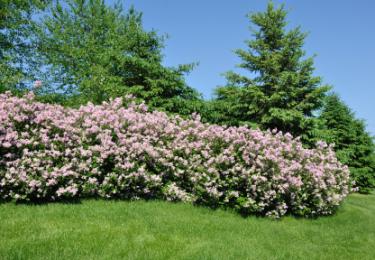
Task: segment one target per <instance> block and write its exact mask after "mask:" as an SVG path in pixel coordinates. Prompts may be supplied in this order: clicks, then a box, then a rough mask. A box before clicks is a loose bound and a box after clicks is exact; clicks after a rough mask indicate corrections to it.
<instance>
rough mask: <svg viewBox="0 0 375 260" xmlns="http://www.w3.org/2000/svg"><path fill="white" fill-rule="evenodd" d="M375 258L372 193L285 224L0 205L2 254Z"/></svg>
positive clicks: (176, 211)
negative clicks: (335, 210)
mask: <svg viewBox="0 0 375 260" xmlns="http://www.w3.org/2000/svg"><path fill="white" fill-rule="evenodd" d="M374 258H375V195H368V196H364V195H358V194H354V195H351V196H350V197H349V198H348V199H347V200H346V202H345V203H344V206H343V207H341V208H340V210H339V211H338V213H337V214H336V215H335V216H331V217H322V218H319V219H315V220H307V219H295V218H292V217H286V218H283V219H282V220H280V221H273V220H269V219H265V218H255V217H250V218H242V217H241V216H239V215H238V214H235V213H233V212H227V211H223V210H217V211H213V210H210V209H207V208H201V207H194V206H191V205H187V204H182V203H177V204H174V203H168V202H161V201H152V202H144V201H138V202H127V201H102V200H97V201H96V200H84V201H82V202H81V203H77V204H62V203H54V204H45V205H15V204H12V203H6V204H0V259H374Z"/></svg>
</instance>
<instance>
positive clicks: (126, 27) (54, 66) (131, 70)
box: [37, 0, 199, 113]
mask: <svg viewBox="0 0 375 260" xmlns="http://www.w3.org/2000/svg"><path fill="white" fill-rule="evenodd" d="M50 13H51V15H50V16H48V17H46V18H45V19H43V22H42V24H41V25H40V30H39V31H38V33H37V35H38V37H37V38H38V42H37V45H38V46H39V49H38V53H39V55H40V59H42V60H43V63H45V64H47V66H45V67H44V68H43V69H42V70H41V71H40V72H41V73H40V77H43V75H48V78H44V79H43V81H44V82H45V84H44V86H45V88H44V91H45V92H47V93H55V94H56V93H64V96H65V97H69V102H70V103H74V104H81V103H85V102H87V101H91V102H94V103H100V102H102V101H104V100H107V99H109V98H110V97H117V96H122V95H125V94H133V95H135V96H136V97H138V98H140V99H142V100H145V101H146V102H147V103H148V104H149V105H150V106H151V107H158V108H162V109H165V110H167V111H171V112H181V113H191V111H190V110H191V109H190V108H191V107H192V106H191V105H190V103H189V102H192V103H194V102H198V101H199V95H198V94H197V92H196V91H195V90H193V89H192V88H190V87H188V86H187V85H186V83H185V81H184V78H183V75H184V73H186V72H189V71H190V70H191V69H192V65H181V66H179V67H178V68H167V67H164V66H163V65H162V54H161V51H162V49H163V37H159V36H158V35H157V34H156V32H155V31H149V32H148V31H145V30H144V29H143V27H142V14H141V13H138V12H136V11H135V10H134V9H133V8H131V9H130V10H129V11H128V12H126V13H124V11H123V9H122V8H121V7H120V6H119V5H115V6H114V7H109V6H107V5H106V4H105V2H104V1H103V0H90V1H88V0H67V1H65V4H64V5H61V4H59V3H56V4H54V5H53V6H52V7H51V10H50ZM56 90H57V91H56ZM188 101H189V102H188Z"/></svg>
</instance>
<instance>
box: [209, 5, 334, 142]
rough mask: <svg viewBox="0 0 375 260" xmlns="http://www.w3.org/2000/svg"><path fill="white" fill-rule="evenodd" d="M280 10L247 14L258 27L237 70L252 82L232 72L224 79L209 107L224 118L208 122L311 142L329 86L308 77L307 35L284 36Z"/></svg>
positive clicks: (289, 33) (286, 33)
mask: <svg viewBox="0 0 375 260" xmlns="http://www.w3.org/2000/svg"><path fill="white" fill-rule="evenodd" d="M286 15H287V12H286V11H285V10H284V7H283V6H281V7H278V8H275V7H274V5H273V4H272V3H269V4H268V7H267V10H266V11H265V12H263V13H262V12H260V13H255V14H251V15H249V19H250V20H251V22H252V23H253V24H255V25H256V26H257V30H254V34H253V36H254V38H253V39H252V40H249V41H247V42H246V43H247V45H248V50H242V49H238V50H236V51H235V53H236V54H237V55H238V56H239V57H240V58H241V60H242V63H241V64H239V67H240V68H243V69H246V70H247V71H248V72H249V73H250V74H251V75H252V76H253V77H247V76H243V75H240V74H238V73H235V72H228V73H227V74H226V77H227V80H228V83H227V85H226V86H224V87H219V88H217V89H216V96H217V98H216V100H215V101H214V102H213V106H214V107H219V109H221V111H222V112H223V113H218V118H216V119H215V118H214V119H213V120H212V121H217V122H220V121H222V122H224V123H229V124H232V125H238V124H243V123H245V124H254V123H255V124H257V125H259V126H260V127H261V128H263V129H267V128H277V129H279V130H282V131H284V132H290V133H292V134H293V135H295V136H302V139H303V140H304V141H305V142H308V141H311V138H312V130H313V128H314V125H315V118H314V111H315V110H317V109H319V108H320V107H321V105H322V100H323V98H324V95H325V93H326V92H327V91H328V89H329V87H327V86H321V79H320V78H319V77H315V76H313V75H312V74H313V71H314V67H313V59H312V58H307V59H303V58H304V56H305V52H304V51H303V50H302V46H303V44H304V40H305V38H306V34H305V33H302V32H301V30H300V28H299V27H298V28H295V29H292V30H290V31H287V30H286V28H285V26H286V24H287V22H286Z"/></svg>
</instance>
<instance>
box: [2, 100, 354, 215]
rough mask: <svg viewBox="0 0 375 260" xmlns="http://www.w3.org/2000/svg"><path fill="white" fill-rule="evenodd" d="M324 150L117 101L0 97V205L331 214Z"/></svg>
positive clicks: (343, 189) (331, 185)
mask: <svg viewBox="0 0 375 260" xmlns="http://www.w3.org/2000/svg"><path fill="white" fill-rule="evenodd" d="M348 186H349V171H348V168H347V167H346V166H344V165H342V164H341V163H340V162H338V161H337V159H336V156H335V153H334V152H333V151H332V149H331V147H328V146H327V145H326V144H325V143H323V142H319V143H317V147H316V149H310V150H309V149H305V148H303V147H302V145H301V143H300V141H299V140H298V139H294V138H293V137H292V136H291V135H290V134H288V133H287V134H282V133H281V132H278V133H277V132H276V131H273V132H271V131H267V132H262V131H259V130H251V129H249V128H246V127H229V128H225V127H222V126H217V125H209V124H203V123H202V122H201V121H200V118H199V116H198V115H193V118H192V119H191V120H184V119H182V118H180V117H178V116H176V117H168V116H167V115H166V114H165V113H161V112H157V111H154V112H152V113H150V112H147V107H146V106H145V105H144V104H140V105H136V104H135V103H134V102H133V101H132V100H131V99H124V100H122V99H120V98H117V99H115V100H112V101H111V102H109V103H103V104H102V105H97V106H95V105H92V104H87V105H86V106H81V107H80V108H79V109H69V108H64V107H62V106H58V105H51V104H43V103H38V102H36V101H34V100H33V94H32V93H29V94H28V95H27V96H25V97H23V98H17V97H13V96H11V95H10V94H9V93H7V94H2V95H0V198H1V199H3V200H17V201H55V200H62V199H70V198H82V197H103V198H125V199H137V198H146V199H148V198H163V199H166V200H170V201H186V202H192V203H195V204H201V205H207V206H210V207H220V206H221V207H229V208H235V209H237V210H238V211H239V212H241V213H242V214H245V215H248V214H257V215H266V216H271V217H280V216H282V215H285V214H287V213H290V214H293V215H298V216H316V215H327V214H331V213H332V212H333V211H334V210H335V208H336V207H337V206H338V205H339V203H340V202H341V201H342V200H343V199H344V198H345V196H346V195H347V194H348V191H349V187H348Z"/></svg>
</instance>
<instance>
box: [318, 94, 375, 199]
mask: <svg viewBox="0 0 375 260" xmlns="http://www.w3.org/2000/svg"><path fill="white" fill-rule="evenodd" d="M319 119H320V120H321V121H322V123H323V127H322V128H321V129H320V131H321V132H320V138H322V139H324V140H325V141H327V142H328V143H334V144H335V150H336V154H337V157H338V158H339V160H340V161H341V162H342V163H344V164H346V165H348V166H349V168H350V172H351V174H352V177H353V179H354V180H355V181H356V185H357V186H358V187H359V191H360V192H362V193H367V192H370V191H371V189H372V188H374V187H375V161H374V153H375V146H374V142H373V138H372V137H371V136H370V134H369V133H368V132H366V128H365V123H364V122H363V121H362V120H359V119H357V118H355V115H354V113H353V112H352V111H351V109H350V108H349V107H348V106H347V105H346V104H345V103H344V102H343V101H342V100H341V99H340V98H339V96H338V95H336V94H332V95H329V96H327V97H326V101H325V105H324V107H323V109H322V112H321V114H320V117H319Z"/></svg>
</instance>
